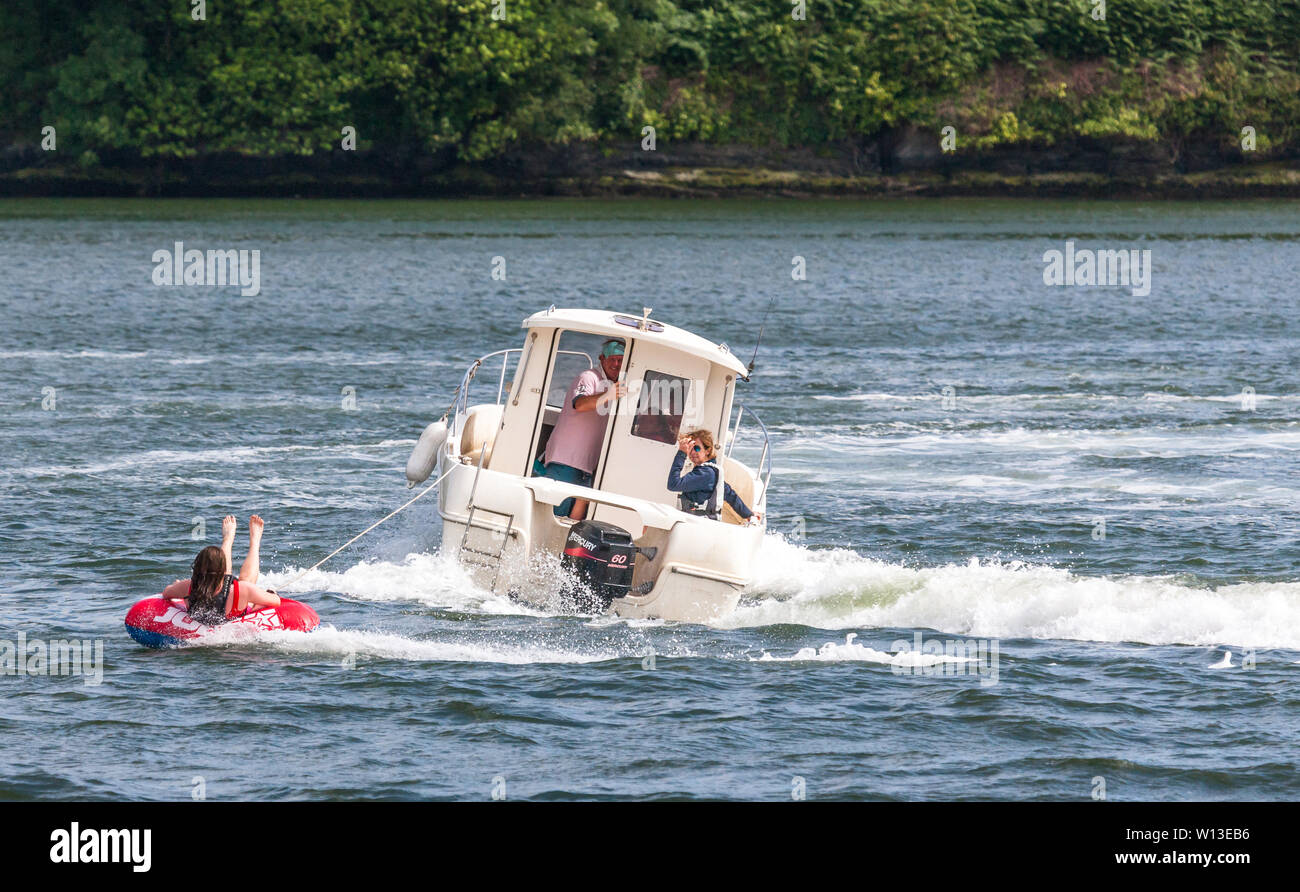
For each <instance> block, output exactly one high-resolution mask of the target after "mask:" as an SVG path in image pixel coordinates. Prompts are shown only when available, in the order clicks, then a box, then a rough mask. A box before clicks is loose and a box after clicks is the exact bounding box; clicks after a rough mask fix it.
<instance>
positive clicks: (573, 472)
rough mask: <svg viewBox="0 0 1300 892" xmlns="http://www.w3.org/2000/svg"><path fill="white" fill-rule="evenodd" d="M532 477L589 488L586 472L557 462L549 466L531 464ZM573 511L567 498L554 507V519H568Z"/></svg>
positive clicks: (588, 476) (570, 500)
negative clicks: (546, 478) (548, 478)
mask: <svg viewBox="0 0 1300 892" xmlns="http://www.w3.org/2000/svg"><path fill="white" fill-rule="evenodd" d="M533 476H534V477H550V478H551V479H552V480H558V481H560V482H561V483H576V484H577V485H578V486H591V475H590V474H588V473H587V472H586V471H579V470H578V469H577V468H574V467H570V466H569V465H562V464H560V463H559V462H557V461H553V462H551V463H550V464H549V465H543V464H542V463H541V462H540V461H535V462H533ZM572 510H573V499H572V498H567V499H565V500H564V501H563V502H561V503H560V504H558V505H556V506H555V516H556V517H568V516H569V512H570V511H572Z"/></svg>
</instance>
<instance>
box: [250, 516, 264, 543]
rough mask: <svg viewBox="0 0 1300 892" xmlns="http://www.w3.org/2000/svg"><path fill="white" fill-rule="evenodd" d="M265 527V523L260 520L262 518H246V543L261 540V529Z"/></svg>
mask: <svg viewBox="0 0 1300 892" xmlns="http://www.w3.org/2000/svg"><path fill="white" fill-rule="evenodd" d="M265 525H266V521H264V520H262V518H261V517H259V516H258V515H256V514H254V515H253V516H252V517H250V518H248V541H250V542H256V541H257V540H258V539H261V538H262V527H264V526H265Z"/></svg>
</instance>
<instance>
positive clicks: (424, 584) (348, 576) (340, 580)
mask: <svg viewBox="0 0 1300 892" xmlns="http://www.w3.org/2000/svg"><path fill="white" fill-rule="evenodd" d="M301 572H302V571H301V569H299V568H296V567H290V568H288V569H285V570H282V571H278V572H275V573H266V574H264V575H263V578H262V581H263V582H264V583H265V584H266V585H268V586H270V587H271V588H274V589H276V590H277V591H282V592H288V593H293V592H310V591H327V592H338V593H340V594H343V595H348V596H349V597H353V598H357V599H359V600H363V601H379V602H384V601H415V602H417V603H420V604H427V605H429V606H432V607H443V608H450V609H455V610H472V611H476V612H481V613H494V614H521V615H525V616H542V615H544V614H543V613H542V612H541V611H539V610H536V609H533V608H531V607H528V606H526V605H524V604H521V603H519V602H517V601H515V600H513V599H511V598H508V597H506V596H505V595H496V594H493V593H491V592H488V591H486V590H484V589H482V588H479V587H478V586H476V585H475V584H474V581H473V578H472V576H471V575H470V573H469V572H468V571H467V570H466V568H465V566H464V565H463V564H461V563H460V562H459V561H457V560H455V559H454V558H449V557H446V556H444V555H443V554H442V553H441V552H435V553H433V554H424V553H420V554H408V555H407V556H406V558H405V559H403V560H402V561H400V562H393V561H382V560H366V561H362V562H360V563H358V564H354V565H353V566H351V567H348V568H347V569H346V570H342V571H340V572H337V573H336V572H332V571H329V570H324V569H318V570H312V571H311V572H310V573H307V574H306V575H305V576H303V577H302V578H301V579H298V580H296V581H294V582H293V584H292V585H288V583H289V582H290V581H291V580H294V579H295V577H297V576H298V574H299V573H301Z"/></svg>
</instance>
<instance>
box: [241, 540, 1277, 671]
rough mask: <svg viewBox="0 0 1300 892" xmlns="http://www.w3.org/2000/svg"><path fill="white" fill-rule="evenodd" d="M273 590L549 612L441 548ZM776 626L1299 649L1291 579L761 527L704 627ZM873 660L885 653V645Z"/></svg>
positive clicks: (318, 574) (854, 647)
mask: <svg viewBox="0 0 1300 892" xmlns="http://www.w3.org/2000/svg"><path fill="white" fill-rule="evenodd" d="M297 572H298V571H297V570H296V569H294V568H289V569H287V570H284V571H282V572H279V573H273V574H267V576H266V581H267V583H268V584H269V585H271V586H272V587H275V586H276V584H277V583H281V584H283V582H285V581H288V580H290V579H292V578H293V577H294V576H295V575H297ZM282 590H283V591H285V592H287V593H289V594H294V593H299V592H310V591H331V592H336V593H339V594H342V595H344V596H345V597H348V598H354V599H357V600H360V601H374V602H391V601H414V602H417V603H420V604H425V605H428V606H431V607H437V608H441V609H448V610H464V611H467V612H473V613H482V614H498V615H516V616H521V615H522V616H545V615H548V614H547V613H546V612H545V611H541V610H538V609H536V608H533V607H531V606H528V605H525V604H522V603H520V602H518V601H515V600H514V599H511V598H509V597H506V596H505V595H494V594H491V593H489V592H487V591H485V590H483V589H481V588H479V587H477V586H476V585H475V584H474V583H473V581H472V580H471V578H470V576H469V574H468V573H466V571H465V569H464V568H463V567H462V566H461V565H460V564H459V563H458V562H457V561H455V560H454V559H451V558H448V557H446V556H445V555H443V554H441V553H438V552H435V553H432V554H426V553H421V554H411V555H408V556H407V557H406V558H405V559H404V560H402V561H399V562H391V561H382V560H367V561H363V562H361V563H358V564H356V565H354V566H352V567H349V568H347V569H345V570H343V571H341V572H337V573H335V572H329V571H325V570H314V571H312V572H311V573H309V574H307V575H306V576H305V577H304V578H303V579H301V580H298V581H297V582H296V583H294V584H293V585H292V586H290V587H289V588H287V589H282ZM593 622H595V623H596V624H600V622H601V620H594V621H593ZM608 622H612V623H621V622H625V621H623V620H608ZM781 624H788V625H801V626H808V627H812V628H818V629H828V630H839V629H846V630H865V629H873V628H886V629H934V630H937V631H940V632H944V633H947V634H952V635H965V636H971V637H977V638H1034V639H1048V640H1050V639H1066V640H1078V641H1104V642H1134V643H1142V644H1155V645H1164V644H1182V645H1195V646H1220V645H1222V646H1231V645H1236V646H1238V647H1259V648H1289V649H1297V650H1300V582H1246V583H1238V584H1234V585H1223V586H1219V587H1217V588H1211V587H1208V586H1197V585H1195V584H1192V583H1189V582H1188V581H1186V580H1184V579H1179V578H1177V577H1173V576H1135V575H1124V576H1082V575H1078V574H1075V573H1072V572H1070V571H1069V570H1065V569H1060V568H1055V567H1048V566H1043V565H1036V564H1027V563H1023V562H1020V561H1010V562H1002V561H997V560H992V561H989V560H983V561H982V560H979V559H976V558H972V559H971V561H970V562H969V563H965V564H948V565H944V566H939V567H908V566H904V565H901V564H894V563H888V562H885V561H880V560H876V559H873V558H870V557H865V556H863V555H861V554H859V553H857V552H856V551H853V550H850V549H844V548H836V549H812V548H807V547H805V546H803V545H800V544H798V543H794V542H790V541H787V540H786V539H785V538H783V537H782V536H780V535H777V534H769V535H768V537H767V540H766V541H765V542H764V545H763V548H762V549H761V552H760V558H759V563H758V566H757V567H756V577H755V582H754V584H753V586H751V588H750V590H749V591H748V592H747V593H746V597H745V598H744V599H743V600H742V601H741V603H740V606H739V607H737V608H736V610H734V611H733V612H732V613H730V614H728V615H726V616H724V617H722V618H720V619H719V620H718V621H716V622H715V623H713V625H714V626H715V627H717V628H719V629H745V628H756V627H762V626H771V625H781ZM338 634H344V633H338ZM349 634H350V633H349ZM357 634H371V633H357ZM394 646H397V647H400V646H404V645H394ZM422 646H423V645H422ZM449 646H450V645H449ZM845 648H846V645H836V648H835V649H831V650H829V651H828V652H827V654H825V655H821V656H818V657H815V658H818V659H842V658H857V659H868V660H870V659H872V657H871V655H863V654H860V653H858V651H861V650H862V649H863V648H862V645H859V644H852V643H850V644H849V645H847V648H848V649H845ZM850 655H856V656H853V657H850ZM586 656H591V655H584V658H585V657H586ZM611 656H613V655H611ZM607 658H609V657H608V656H603V655H596V656H592V659H607ZM880 659H881V660H885V661H887V660H889V659H892V658H891V657H890V656H889V655H888V654H883V652H882V655H881V657H880ZM502 661H503V662H510V659H508V658H507V659H503V660H502Z"/></svg>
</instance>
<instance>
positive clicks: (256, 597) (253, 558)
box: [162, 514, 280, 626]
mask: <svg viewBox="0 0 1300 892" xmlns="http://www.w3.org/2000/svg"><path fill="white" fill-rule="evenodd" d="M263 525H264V523H263V521H262V518H261V517H259V516H258V515H256V514H254V515H253V516H252V517H250V518H248V554H247V555H246V556H245V557H244V563H243V565H241V566H240V568H239V576H238V577H235V576H231V575H230V568H231V566H232V559H231V555H230V552H231V549H232V548H233V547H234V544H235V527H236V523H235V518H234V515H231V514H227V515H226V516H225V518H224V519H223V520H222V521H221V547H220V548H218V547H217V546H215V545H209V546H207V547H206V548H204V549H203V550H202V551H200V552H199V554H198V556H197V557H196V558H194V563H193V565H192V566H191V569H192V571H193V573H192V575H191V576H190V578H189V579H188V580H184V579H178V580H176V581H175V582H173V583H172V584H171V585H169V586H167V588H165V589H164V590H163V593H162V597H164V598H186V599H188V606H187V608H186V610H187V612H188V613H189V615H190V617H191V618H192V619H194V620H196V621H198V622H201V623H203V624H205V625H209V626H216V625H219V624H221V623H224V622H225V621H226V620H228V619H233V618H234V617H237V616H240V615H242V614H243V613H244V611H245V610H247V609H248V608H249V607H250V606H253V605H259V606H266V607H278V606H280V596H279V595H277V594H276V593H275V592H273V591H268V590H267V589H263V588H259V587H258V586H257V585H256V582H257V578H258V576H260V575H261V570H260V568H259V566H258V563H259V560H258V558H259V554H258V553H259V549H260V547H261V544H262V527H263Z"/></svg>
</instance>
